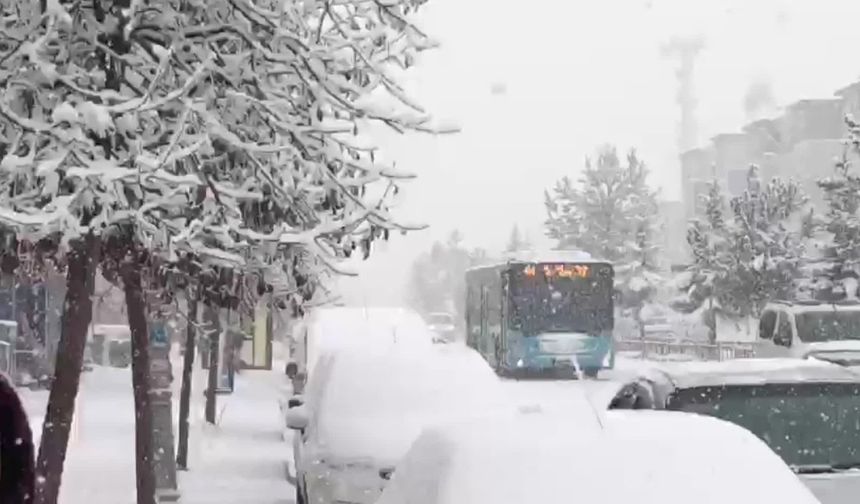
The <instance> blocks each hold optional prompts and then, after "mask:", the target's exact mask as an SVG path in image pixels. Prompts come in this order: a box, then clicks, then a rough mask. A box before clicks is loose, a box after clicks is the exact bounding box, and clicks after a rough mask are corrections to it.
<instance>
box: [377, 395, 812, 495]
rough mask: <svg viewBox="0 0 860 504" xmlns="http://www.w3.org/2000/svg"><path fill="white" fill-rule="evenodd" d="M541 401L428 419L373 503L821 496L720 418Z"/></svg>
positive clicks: (763, 447) (765, 449)
mask: <svg viewBox="0 0 860 504" xmlns="http://www.w3.org/2000/svg"><path fill="white" fill-rule="evenodd" d="M601 416H602V418H600V421H599V423H597V422H595V423H592V424H585V423H583V424H577V423H575V422H571V419H570V417H569V416H568V415H565V414H556V413H546V412H541V411H537V412H534V413H529V414H512V415H506V416H504V417H501V416H487V417H486V418H480V419H475V420H471V421H469V422H462V423H456V424H448V425H442V426H436V427H432V428H429V429H427V430H425V431H424V433H422V435H421V436H420V437H419V438H418V439H417V440H416V441H415V443H414V444H413V445H412V448H411V449H410V450H409V452H408V453H407V455H406V456H405V457H404V458H403V460H402V461H401V463H400V464H399V465H398V468H397V471H396V472H395V473H394V474H393V476H392V479H391V482H390V484H389V485H388V486H387V487H386V488H385V490H384V491H383V493H382V496H381V497H380V499H379V501H377V504H466V503H468V504H533V503H554V502H601V503H604V504H631V503H635V504H690V503H696V504H726V503H731V504H762V503H780V504H818V501H817V500H816V498H815V497H814V496H813V495H812V494H811V493H810V491H809V490H808V489H807V488H806V487H805V486H804V485H803V484H802V483H801V482H800V481H798V479H797V478H796V477H795V476H794V474H793V473H792V472H791V470H790V469H789V468H788V467H787V466H786V465H785V464H784V463H783V462H782V461H781V460H780V459H779V457H778V456H777V455H775V454H774V453H773V452H772V451H771V450H769V449H768V447H767V446H766V445H765V444H764V443H762V442H761V441H760V440H759V439H757V438H756V437H755V436H753V435H752V434H750V433H749V432H748V431H746V430H744V429H742V428H740V427H738V426H736V425H732V424H730V423H728V422H724V421H721V420H718V419H714V418H708V417H704V416H701V417H700V416H695V415H676V414H672V413H668V412H658V411H651V412H632V411H608V412H603V413H602V415H601Z"/></svg>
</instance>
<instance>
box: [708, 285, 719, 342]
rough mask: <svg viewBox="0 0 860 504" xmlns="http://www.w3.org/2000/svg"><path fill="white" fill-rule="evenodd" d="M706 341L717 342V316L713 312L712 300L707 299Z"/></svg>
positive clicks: (711, 298)
mask: <svg viewBox="0 0 860 504" xmlns="http://www.w3.org/2000/svg"><path fill="white" fill-rule="evenodd" d="M708 315H709V317H708V339H709V340H710V342H711V343H712V344H713V343H716V342H717V314H716V312H715V311H714V298H713V297H710V298H708Z"/></svg>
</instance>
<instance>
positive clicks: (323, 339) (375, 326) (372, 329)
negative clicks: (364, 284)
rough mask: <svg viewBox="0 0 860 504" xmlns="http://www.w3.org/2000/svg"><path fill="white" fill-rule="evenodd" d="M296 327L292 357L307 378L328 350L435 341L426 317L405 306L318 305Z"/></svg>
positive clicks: (298, 370) (299, 371)
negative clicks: (323, 306) (320, 306)
mask: <svg viewBox="0 0 860 504" xmlns="http://www.w3.org/2000/svg"><path fill="white" fill-rule="evenodd" d="M296 327H297V329H296V330H295V332H294V333H293V339H294V344H295V346H294V348H293V349H292V350H291V355H290V361H291V362H294V363H296V374H297V375H299V374H301V375H303V376H305V377H307V378H309V377H310V375H311V374H312V373H313V368H314V366H315V365H316V363H317V361H318V358H319V356H320V355H322V354H323V353H325V352H326V351H330V350H337V349H341V348H356V349H362V348H366V347H368V346H391V345H405V344H410V345H419V346H421V345H424V346H427V345H430V344H432V342H433V333H432V332H431V331H430V329H429V328H428V327H427V324H426V323H425V322H424V319H423V318H421V316H420V315H419V314H418V313H416V312H414V311H412V310H408V309H404V308H388V307H373V308H365V307H352V306H333V307H326V308H316V309H314V310H312V311H311V312H310V313H308V315H306V316H305V318H304V319H303V320H302V321H301V322H300V323H299V324H297V326H296ZM300 386H301V384H300Z"/></svg>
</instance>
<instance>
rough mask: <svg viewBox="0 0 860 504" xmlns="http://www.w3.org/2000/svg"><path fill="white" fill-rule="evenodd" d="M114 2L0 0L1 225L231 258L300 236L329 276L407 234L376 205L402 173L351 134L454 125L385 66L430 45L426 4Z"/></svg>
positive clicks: (384, 202)
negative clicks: (121, 238)
mask: <svg viewBox="0 0 860 504" xmlns="http://www.w3.org/2000/svg"><path fill="white" fill-rule="evenodd" d="M127 3H128V4H129V5H128V6H127V7H125V8H122V6H121V4H122V2H113V3H104V2H101V1H95V2H74V3H61V2H59V1H57V0H50V1H48V2H47V9H46V11H45V12H41V11H40V10H39V2H31V1H29V0H10V1H9V2H3V5H2V6H0V11H2V12H0V15H2V23H3V29H2V30H0V88H2V95H0V145H2V147H0V225H3V226H9V227H11V228H13V229H15V230H16V232H17V233H19V234H20V235H22V236H23V237H24V238H25V239H29V240H38V239H39V238H41V237H42V236H45V235H47V234H50V233H56V232H60V233H61V234H62V235H63V236H64V238H65V239H66V240H68V239H72V238H75V237H77V236H80V235H81V234H82V233H84V232H87V231H89V230H93V231H95V232H97V233H105V232H106V233H110V232H112V231H111V230H113V229H115V228H117V227H123V228H124V229H126V228H128V226H127V225H129V224H130V225H131V228H132V229H134V231H135V233H136V240H138V241H139V242H140V243H142V244H145V245H146V246H147V247H148V248H150V249H151V250H153V251H154V252H157V253H160V254H162V255H164V256H165V257H167V258H174V257H175V256H176V255H177V254H182V253H184V252H191V251H193V252H194V253H195V254H197V256H198V257H201V258H203V259H201V260H204V261H210V262H211V263H212V264H215V265H221V266H223V265H225V264H232V265H234V266H235V267H238V268H244V267H247V266H246V265H247V261H246V260H241V259H242V258H247V256H248V255H249V254H250V255H254V254H258V253H259V250H261V249H262V248H265V247H271V246H275V247H281V248H295V247H300V248H302V249H304V250H306V251H307V252H309V253H310V256H308V257H314V258H316V259H318V260H319V262H321V263H322V264H323V265H324V267H325V268H328V269H330V270H333V271H340V270H339V268H338V266H337V262H338V261H339V260H341V259H343V258H345V257H349V256H350V255H351V253H352V252H353V251H355V250H357V249H360V250H361V251H362V252H364V253H365V255H366V254H367V253H369V250H370V244H371V242H372V241H374V240H375V239H378V238H385V237H387V236H388V232H389V230H398V231H401V232H406V231H410V230H414V229H420V227H421V226H414V225H409V224H405V223H399V222H397V221H396V220H395V219H394V217H393V216H392V215H391V214H390V213H389V210H390V208H389V206H390V203H389V199H390V198H391V197H392V196H393V193H396V192H397V184H398V182H399V181H401V180H403V179H407V178H410V177H411V176H412V175H411V174H409V173H406V172H402V171H399V170H397V169H395V168H394V167H393V166H389V165H386V164H384V163H382V162H381V161H380V160H379V159H378V157H379V155H378V150H377V148H376V146H374V145H373V144H372V143H369V142H367V140H366V138H367V137H368V136H369V133H370V131H369V128H371V127H372V125H373V123H378V124H384V125H386V126H388V127H390V128H392V129H394V130H396V131H399V132H408V131H418V132H429V133H446V132H449V131H452V130H453V129H451V128H444V127H439V126H436V125H434V122H433V120H432V118H431V117H430V116H429V115H428V114H427V113H426V112H425V111H424V110H423V109H422V108H421V107H420V106H419V105H418V104H417V103H415V102H414V101H413V100H411V99H410V98H409V97H408V96H407V93H406V92H405V90H404V89H403V87H402V86H401V85H399V84H398V82H397V79H396V77H395V74H394V69H395V68H396V69H405V68H409V67H411V66H412V65H413V64H414V63H415V61H416V59H417V57H418V55H419V53H420V52H422V51H424V50H426V49H430V48H433V47H435V46H436V45H437V44H436V42H435V41H433V40H432V39H431V38H430V37H429V36H428V35H427V34H425V33H424V32H423V31H422V30H421V29H420V28H418V27H417V26H416V25H415V24H414V23H413V22H412V21H411V20H410V17H411V15H412V13H414V11H415V10H416V9H418V8H419V7H420V6H421V5H422V4H423V3H424V1H423V0H376V1H366V0H352V1H347V0H317V1H313V0H308V1H305V2H275V1H273V0H272V1H260V2H248V1H246V0H206V1H204V0H190V1H189V0H182V1H180V0H168V1H164V2H158V3H155V4H148V3H144V2H137V1H131V2H127ZM34 4H35V5H34ZM377 184H382V185H383V186H382V187H387V188H394V190H393V191H389V190H388V189H386V190H385V191H384V195H383V197H382V198H381V199H380V198H373V197H370V196H369V195H368V191H367V188H368V187H370V186H373V185H377ZM306 260H309V259H306ZM287 269H288V270H289V268H287Z"/></svg>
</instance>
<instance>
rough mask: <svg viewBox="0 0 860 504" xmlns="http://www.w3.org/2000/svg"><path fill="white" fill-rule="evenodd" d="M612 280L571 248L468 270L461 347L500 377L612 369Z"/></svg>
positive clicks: (603, 267)
mask: <svg viewBox="0 0 860 504" xmlns="http://www.w3.org/2000/svg"><path fill="white" fill-rule="evenodd" d="M614 276H615V273H614V269H613V267H612V264H610V263H609V262H606V261H602V260H597V259H593V258H592V257H591V256H590V255H589V254H586V253H584V252H573V251H571V252H561V251H559V252H553V253H551V254H540V255H538V254H534V253H526V254H523V253H519V254H513V255H511V256H510V257H509V258H508V259H507V260H506V261H505V262H503V263H501V264H495V265H487V266H479V267H475V268H471V269H469V270H467V272H466V338H467V341H466V343H467V344H468V345H469V346H470V347H472V348H474V349H475V350H477V351H478V352H479V353H480V354H481V355H482V356H483V357H484V358H485V359H486V360H487V361H488V362H489V363H490V365H491V366H493V368H494V369H495V370H496V372H497V373H499V374H500V375H503V376H507V375H525V374H529V373H532V372H538V373H542V372H550V373H553V374H558V373H560V374H568V373H570V374H578V372H582V374H584V375H585V376H587V377H595V376H597V374H598V372H599V371H600V370H601V369H612V368H613V367H614V365H615V348H614V345H613V338H612V331H613V325H614V286H613V282H614ZM571 372H572V373H571Z"/></svg>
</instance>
